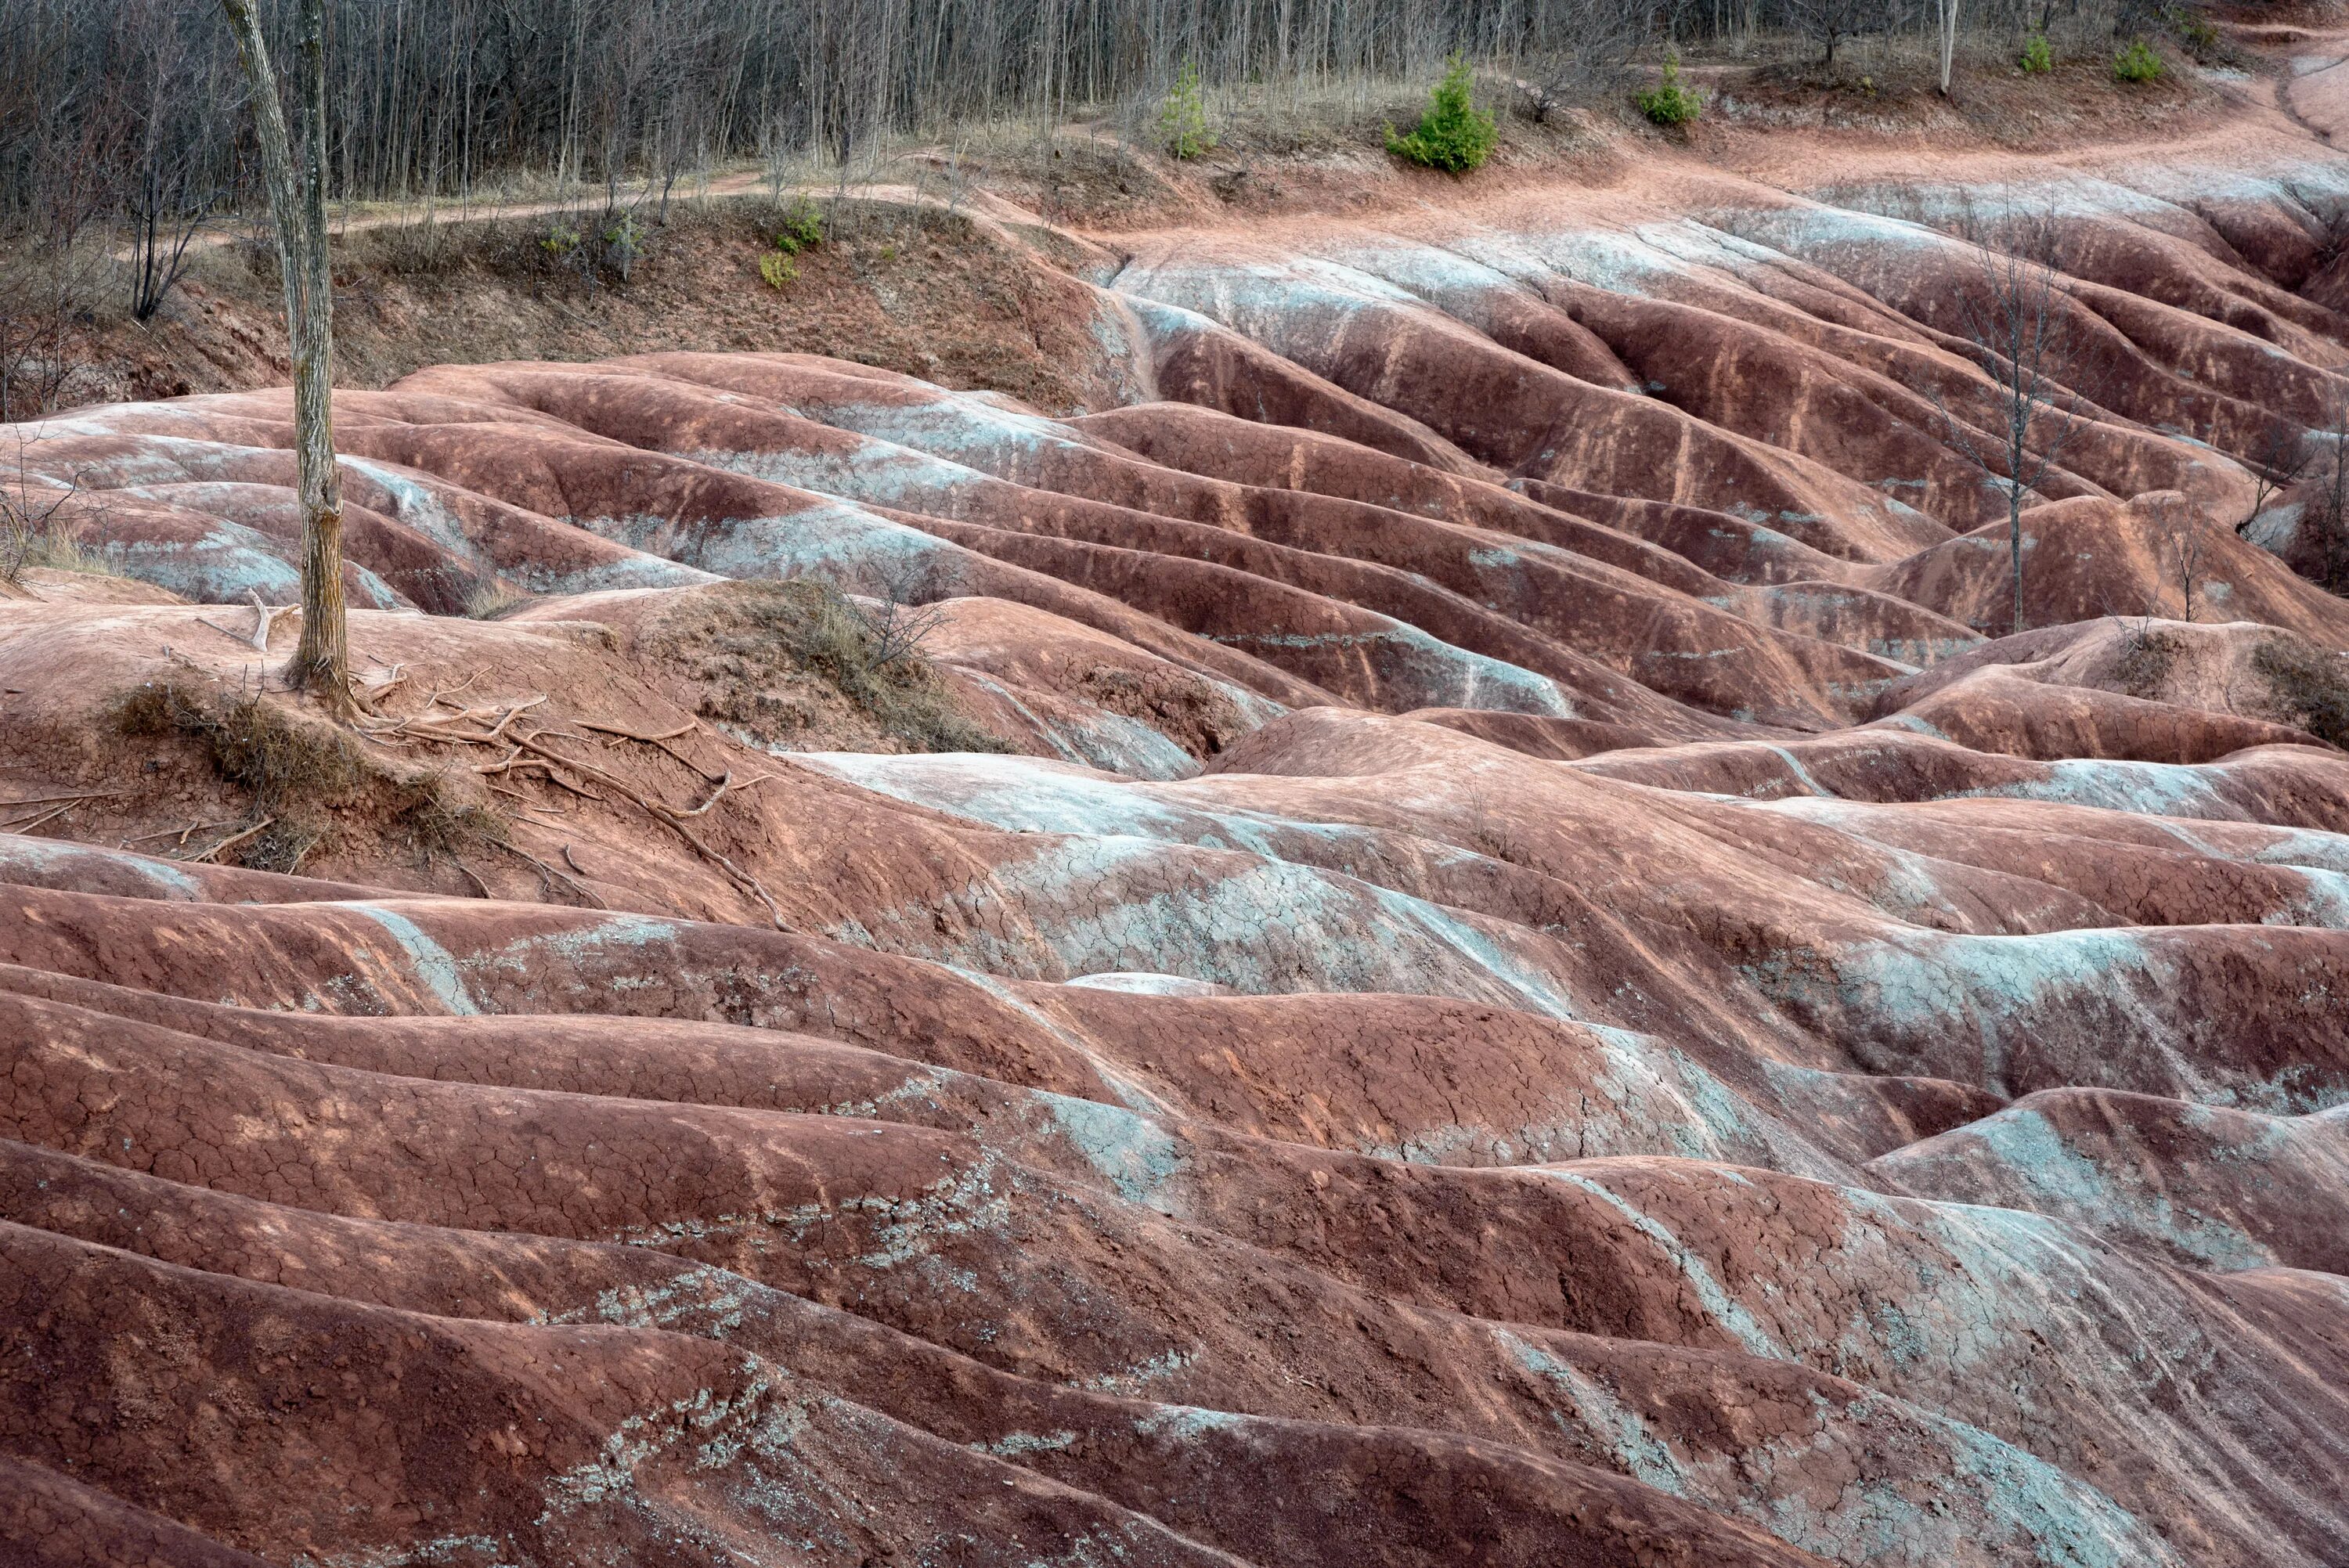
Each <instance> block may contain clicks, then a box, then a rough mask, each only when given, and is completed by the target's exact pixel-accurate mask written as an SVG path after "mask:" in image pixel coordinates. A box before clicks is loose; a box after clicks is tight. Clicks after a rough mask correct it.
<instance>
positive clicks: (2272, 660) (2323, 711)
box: [2251, 637, 2349, 750]
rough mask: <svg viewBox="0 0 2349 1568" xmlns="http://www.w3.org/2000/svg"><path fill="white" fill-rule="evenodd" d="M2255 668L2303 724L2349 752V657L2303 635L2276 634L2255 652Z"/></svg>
mask: <svg viewBox="0 0 2349 1568" xmlns="http://www.w3.org/2000/svg"><path fill="white" fill-rule="evenodd" d="M2251 668H2252V669H2253V670H2254V671H2256V672H2257V673H2258V674H2259V676H2261V678H2262V679H2264V680H2265V681H2266V682H2267V683H2268V686H2269V688H2270V689H2271V690H2272V691H2273V692H2274V693H2275V698H2276V704H2277V706H2278V707H2281V708H2282V710H2283V711H2284V712H2286V713H2288V714H2291V715H2292V721H2293V722H2294V723H2296V724H2297V725H2299V726H2300V727H2301V728H2302V729H2304V730H2306V731H2308V733H2309V734H2311V735H2313V736H2314V737H2316V738H2317V739H2319V740H2322V741H2323V742H2325V743H2326V744H2327V745H2330V746H2338V747H2341V748H2343V749H2344V750H2349V658H2344V656H2342V655H2339V654H2336V653H2333V652H2332V651H2331V650H2329V649H2325V648H2320V647H2318V646H2316V645H2314V644H2313V643H2310V642H2307V641H2305V640H2303V639H2302V638H2299V637H2271V638H2269V639H2268V640H2267V641H2266V642H2264V643H2261V645H2259V647H2258V648H2257V649H2256V650H2254V651H2253V652H2252V654H2251Z"/></svg>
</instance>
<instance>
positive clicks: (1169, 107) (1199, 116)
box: [1158, 60, 1216, 159]
mask: <svg viewBox="0 0 2349 1568" xmlns="http://www.w3.org/2000/svg"><path fill="white" fill-rule="evenodd" d="M1158 140H1159V143H1160V145H1162V146H1164V148H1165V149H1166V151H1167V153H1168V154H1169V156H1171V157H1174V158H1181V159H1192V158H1196V157H1198V156H1199V155H1200V154H1201V153H1203V152H1212V151H1214V150H1215V148H1216V133H1215V132H1213V131H1211V130H1209V129H1207V96H1206V91H1205V89H1203V88H1201V87H1200V85H1199V62H1198V61H1196V60H1185V61H1184V62H1183V68H1182V69H1181V70H1180V71H1178V72H1176V73H1175V76H1174V86H1173V87H1171V88H1167V89H1166V101H1165V102H1164V103H1163V104H1161V105H1159V106H1158Z"/></svg>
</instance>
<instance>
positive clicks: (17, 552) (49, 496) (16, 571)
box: [0, 427, 81, 593]
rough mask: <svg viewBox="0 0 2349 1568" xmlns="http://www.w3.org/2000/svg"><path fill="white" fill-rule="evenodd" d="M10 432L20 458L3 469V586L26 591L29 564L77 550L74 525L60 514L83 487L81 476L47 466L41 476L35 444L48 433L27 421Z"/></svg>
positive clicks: (0, 504) (0, 553)
mask: <svg viewBox="0 0 2349 1568" xmlns="http://www.w3.org/2000/svg"><path fill="white" fill-rule="evenodd" d="M9 435H10V436H11V437H13V438H14V443H15V447H16V453H15V457H16V461H15V463H14V465H13V468H12V469H10V470H9V471H7V472H5V473H0V586H5V587H6V588H9V589H12V590H14V591H16V592H17V593H26V592H29V591H28V590H27V589H26V587H25V572H26V568H28V567H32V566H37V565H41V564H44V563H49V564H55V563H56V562H57V561H58V559H59V558H60V557H62V558H63V559H65V560H67V561H70V560H72V559H73V558H74V556H75V555H76V554H77V551H76V548H75V540H74V538H73V533H74V531H73V530H72V529H71V528H70V527H68V526H67V525H66V524H64V523H62V522H61V521H60V519H61V518H63V517H64V516H66V515H67V514H66V508H67V506H68V505H69V504H71V502H72V501H73V500H74V497H75V495H76V494H77V492H78V490H80V488H81V478H80V475H79V474H78V473H75V474H63V475H57V474H51V473H47V472H42V473H40V474H38V476H37V477H36V472H35V466H34V449H35V448H36V447H37V446H38V445H39V444H40V443H41V442H42V441H43V440H45V439H47V438H46V437H45V436H43V435H40V434H38V433H34V434H27V433H26V430H25V429H24V428H22V427H17V428H13V429H11V430H10V431H9Z"/></svg>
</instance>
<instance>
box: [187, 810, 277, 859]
mask: <svg viewBox="0 0 2349 1568" xmlns="http://www.w3.org/2000/svg"><path fill="white" fill-rule="evenodd" d="M275 820H277V819H276V818H274V817H264V818H262V819H261V820H259V821H258V822H255V823H254V825H253V826H251V827H250V828H247V829H245V830H243V832H241V833H231V834H230V835H229V836H228V837H227V838H225V839H222V841H220V842H219V843H217V844H214V845H213V846H212V848H211V849H209V850H206V851H204V852H203V853H202V854H201V855H190V856H189V857H188V864H190V865H202V863H203V862H204V861H209V860H212V857H213V856H215V855H217V854H219V853H220V852H221V851H222V850H224V849H227V848H228V847H229V846H230V845H231V844H241V843H243V842H244V841H245V840H247V839H249V838H251V837H253V835H254V834H255V833H257V832H259V831H261V830H262V829H264V828H266V827H268V826H269V825H270V824H271V823H272V822H274V821H275Z"/></svg>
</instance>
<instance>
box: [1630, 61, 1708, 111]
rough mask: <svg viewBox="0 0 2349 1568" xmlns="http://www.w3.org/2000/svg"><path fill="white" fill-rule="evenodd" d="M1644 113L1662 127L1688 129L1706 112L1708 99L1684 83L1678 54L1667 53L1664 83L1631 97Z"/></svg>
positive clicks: (1661, 82)
mask: <svg viewBox="0 0 2349 1568" xmlns="http://www.w3.org/2000/svg"><path fill="white" fill-rule="evenodd" d="M1631 101H1632V102H1633V103H1635V104H1637V105H1639V106H1640V113H1641V114H1644V115H1646V116H1647V117H1648V118H1649V119H1651V120H1653V121H1654V122H1655V123H1656V124H1658V125H1686V124H1688V123H1689V121H1691V120H1692V119H1695V118H1696V117H1697V116H1699V115H1701V114H1702V113H1703V112H1704V95H1703V94H1702V93H1700V92H1698V91H1697V90H1696V89H1695V88H1692V87H1690V86H1689V85H1688V84H1687V83H1685V82H1683V81H1682V80H1681V57H1680V53H1679V51H1678V50H1675V49H1667V50H1665V51H1664V74H1663V79H1662V80H1661V81H1659V82H1658V83H1657V84H1656V85H1655V86H1654V87H1652V88H1647V89H1646V90H1645V91H1642V92H1637V93H1634V94H1632V95H1631Z"/></svg>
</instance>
